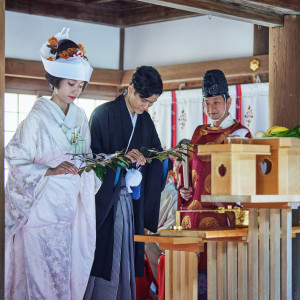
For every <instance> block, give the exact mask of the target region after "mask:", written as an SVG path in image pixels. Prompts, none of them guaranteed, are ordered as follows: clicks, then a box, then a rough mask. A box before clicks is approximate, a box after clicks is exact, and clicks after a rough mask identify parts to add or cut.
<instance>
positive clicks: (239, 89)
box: [236, 84, 242, 123]
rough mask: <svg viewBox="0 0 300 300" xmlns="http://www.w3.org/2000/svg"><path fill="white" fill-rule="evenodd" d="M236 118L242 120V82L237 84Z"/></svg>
mask: <svg viewBox="0 0 300 300" xmlns="http://www.w3.org/2000/svg"><path fill="white" fill-rule="evenodd" d="M236 119H237V120H238V121H239V122H240V123H241V122H242V87H241V85H240V84H238V85H237V86H236Z"/></svg>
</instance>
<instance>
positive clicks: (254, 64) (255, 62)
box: [250, 58, 259, 71]
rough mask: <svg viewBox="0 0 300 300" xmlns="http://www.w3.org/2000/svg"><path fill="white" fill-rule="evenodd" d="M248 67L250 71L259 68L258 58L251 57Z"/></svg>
mask: <svg viewBox="0 0 300 300" xmlns="http://www.w3.org/2000/svg"><path fill="white" fill-rule="evenodd" d="M250 69H251V70H252V71H256V70H257V69H259V60H257V59H255V58H254V59H252V60H251V61H250Z"/></svg>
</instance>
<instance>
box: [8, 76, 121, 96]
mask: <svg viewBox="0 0 300 300" xmlns="http://www.w3.org/2000/svg"><path fill="white" fill-rule="evenodd" d="M5 91H6V92H14V93H16V92H18V93H24V94H37V93H38V94H39V95H41V96H42V95H43V96H50V95H51V94H52V93H51V91H50V90H49V86H48V83H47V81H46V80H45V79H44V80H40V79H29V78H20V77H9V76H6V78H5ZM117 95H118V91H117V88H116V87H114V86H103V85H95V84H88V86H87V88H86V89H85V90H84V92H83V93H82V94H81V95H80V97H81V98H89V99H100V100H113V99H115V98H116V96H117Z"/></svg>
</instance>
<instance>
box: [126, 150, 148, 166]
mask: <svg viewBox="0 0 300 300" xmlns="http://www.w3.org/2000/svg"><path fill="white" fill-rule="evenodd" d="M125 156H126V157H127V158H129V159H130V160H131V162H132V163H136V162H137V163H138V164H139V165H142V166H143V165H144V164H145V163H146V158H145V157H144V155H143V154H142V153H141V152H140V151H139V150H137V149H132V150H130V151H129V152H128V153H126V154H125Z"/></svg>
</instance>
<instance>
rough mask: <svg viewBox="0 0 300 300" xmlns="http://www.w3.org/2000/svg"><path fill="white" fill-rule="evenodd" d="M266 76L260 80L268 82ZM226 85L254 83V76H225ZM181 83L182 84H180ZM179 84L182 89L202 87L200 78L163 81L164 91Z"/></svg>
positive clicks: (177, 87)
mask: <svg viewBox="0 0 300 300" xmlns="http://www.w3.org/2000/svg"><path fill="white" fill-rule="evenodd" d="M266 78H267V77H265V76H264V77H263V78H262V80H261V82H268V80H266ZM227 82H228V85H236V84H246V83H255V82H256V81H255V77H254V76H253V75H246V76H236V77H235V76H233V77H228V78H227ZM182 83H183V84H184V86H182ZM180 84H181V89H182V90H188V89H195V88H201V87H202V80H194V81H185V82H180V83H178V82H169V83H164V91H171V90H172V91H174V90H178V89H179V85H180Z"/></svg>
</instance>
